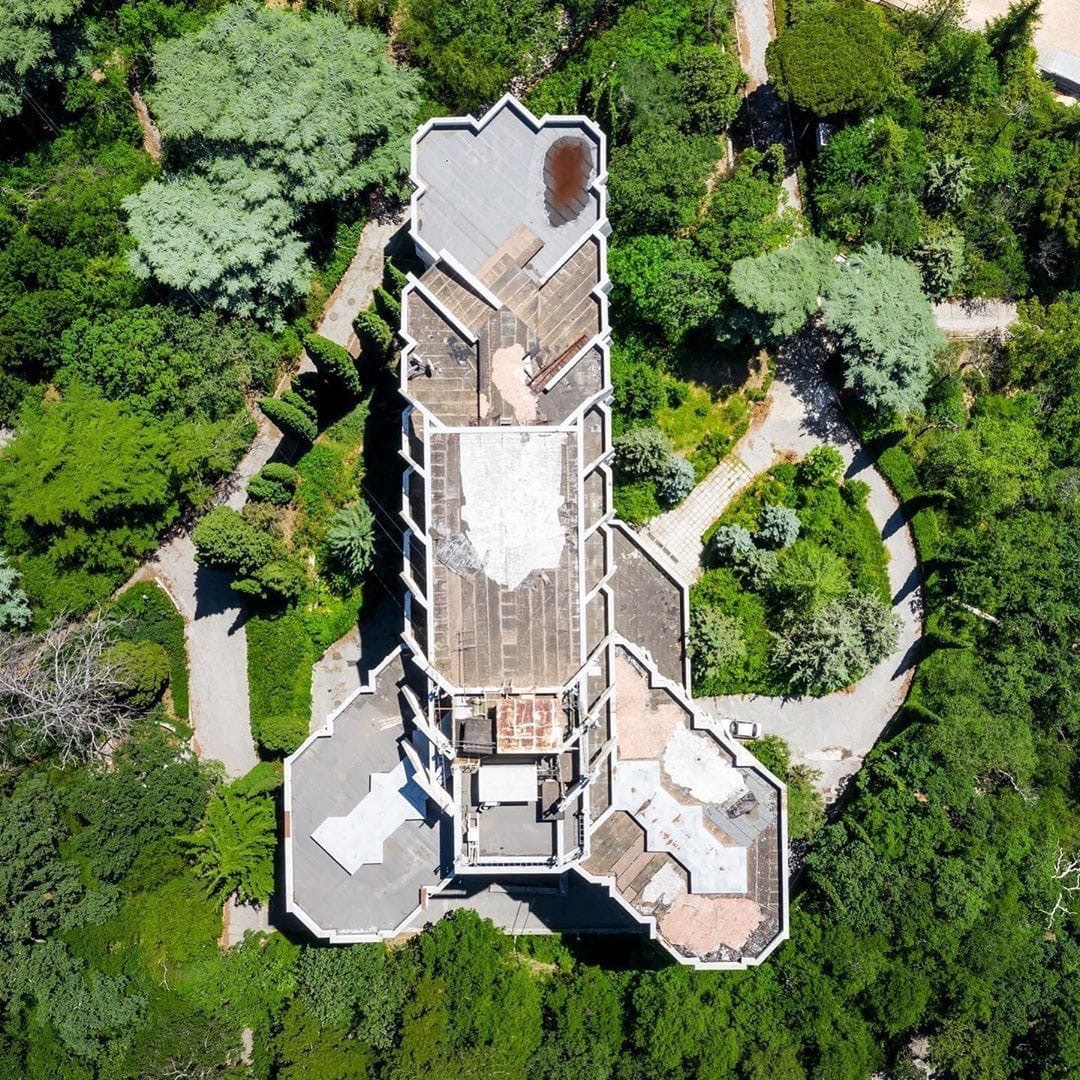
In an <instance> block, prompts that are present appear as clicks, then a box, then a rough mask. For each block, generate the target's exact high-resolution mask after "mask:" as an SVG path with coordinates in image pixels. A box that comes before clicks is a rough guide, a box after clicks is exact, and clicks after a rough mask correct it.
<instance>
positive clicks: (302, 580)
mask: <svg viewBox="0 0 1080 1080" xmlns="http://www.w3.org/2000/svg"><path fill="white" fill-rule="evenodd" d="M307 581H308V577H307V571H306V570H305V569H304V567H303V566H301V565H300V563H298V562H296V561H295V560H294V559H288V558H276V559H272V560H271V561H270V562H268V563H266V565H265V566H261V567H259V569H258V570H256V571H255V573H254V574H252V575H250V576H249V577H243V578H237V579H236V580H235V581H234V582H233V583H232V587H233V589H234V590H235V591H236V592H238V593H240V594H241V595H243V596H250V597H252V598H254V599H256V600H280V601H282V602H284V603H286V604H292V603H295V602H296V601H297V600H299V599H300V597H301V596H302V595H303V593H304V589H305V588H307Z"/></svg>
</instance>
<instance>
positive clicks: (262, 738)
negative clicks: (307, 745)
mask: <svg viewBox="0 0 1080 1080" xmlns="http://www.w3.org/2000/svg"><path fill="white" fill-rule="evenodd" d="M308 727H309V723H308V721H307V719H306V718H305V717H302V716H289V715H283V714H277V715H274V716H267V717H264V718H263V719H262V720H260V721H259V724H258V726H257V727H256V729H255V732H254V735H255V740H256V742H258V744H259V746H260V747H261V748H262V750H263V751H265V752H266V753H268V754H291V753H292V752H293V751H294V750H295V749H296V748H297V747H298V746H299V745H300V744H301V743H302V742H303V741H304V740H305V739H306V738H307V737H308Z"/></svg>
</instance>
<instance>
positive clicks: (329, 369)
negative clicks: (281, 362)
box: [304, 334, 363, 399]
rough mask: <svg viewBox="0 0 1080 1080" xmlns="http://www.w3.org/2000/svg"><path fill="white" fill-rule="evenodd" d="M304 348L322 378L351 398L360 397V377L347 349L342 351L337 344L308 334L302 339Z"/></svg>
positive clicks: (317, 335)
mask: <svg viewBox="0 0 1080 1080" xmlns="http://www.w3.org/2000/svg"><path fill="white" fill-rule="evenodd" d="M304 348H305V349H307V354H308V356H310V357H311V362H312V363H313V364H314V365H315V367H316V368H318V370H319V374H320V375H322V376H323V378H325V379H326V380H327V381H328V382H331V383H333V384H334V386H336V387H338V388H339V389H341V390H343V391H344V392H345V393H346V394H348V395H349V396H350V397H351V398H354V399H355V398H358V397H359V396H360V394H361V392H362V389H363V388H362V387H361V385H360V376H359V375H358V374H357V371H356V363H355V361H354V360H353V358H352V357H351V356H350V355H349V351H348V349H343V348H342V347H341V346H340V345H338V344H337V342H335V341H331V340H330V339H329V338H325V337H323V336H322V335H321V334H308V335H307V337H305V338H304Z"/></svg>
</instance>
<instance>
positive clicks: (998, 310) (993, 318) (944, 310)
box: [934, 300, 1016, 338]
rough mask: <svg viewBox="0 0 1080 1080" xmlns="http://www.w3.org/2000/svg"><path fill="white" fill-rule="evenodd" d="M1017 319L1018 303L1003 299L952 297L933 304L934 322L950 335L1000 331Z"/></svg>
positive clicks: (978, 335)
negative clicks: (959, 298) (943, 301)
mask: <svg viewBox="0 0 1080 1080" xmlns="http://www.w3.org/2000/svg"><path fill="white" fill-rule="evenodd" d="M1015 321H1016V305H1015V304H1010V303H1007V302H1006V301H1004V300H951V301H949V302H948V303H946V304H935V305H934V322H936V323H937V324H938V329H940V330H943V331H944V332H945V333H946V334H948V335H949V337H954V338H975V337H981V336H982V335H983V334H993V333H1000V332H1002V331H1004V330H1005V329H1006V328H1007V327H1009V326H1011V325H1012V324H1013V323H1014V322H1015Z"/></svg>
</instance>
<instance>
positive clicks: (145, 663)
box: [108, 641, 169, 709]
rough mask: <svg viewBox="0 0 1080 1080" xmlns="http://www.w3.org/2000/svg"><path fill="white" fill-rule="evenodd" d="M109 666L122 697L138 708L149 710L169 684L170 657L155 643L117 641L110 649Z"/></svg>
mask: <svg viewBox="0 0 1080 1080" xmlns="http://www.w3.org/2000/svg"><path fill="white" fill-rule="evenodd" d="M108 660H109V664H110V665H111V667H112V669H113V673H114V674H115V676H116V679H117V681H118V682H119V683H120V685H121V686H122V687H123V690H122V695H123V697H124V700H125V701H128V702H130V703H131V704H132V705H134V706H135V707H136V708H138V709H148V708H150V706H151V705H153V704H155V703H156V702H157V701H158V700H159V699H160V697H161V695H162V694H163V693H165V687H166V686H167V685H168V683H169V654H168V653H167V652H166V651H165V649H164V647H163V646H161V645H159V644H158V643H157V642H156V641H118V642H117V643H116V644H115V645H113V647H112V648H111V649H110V650H109V654H108Z"/></svg>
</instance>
